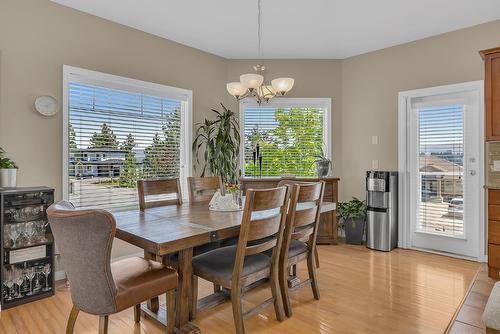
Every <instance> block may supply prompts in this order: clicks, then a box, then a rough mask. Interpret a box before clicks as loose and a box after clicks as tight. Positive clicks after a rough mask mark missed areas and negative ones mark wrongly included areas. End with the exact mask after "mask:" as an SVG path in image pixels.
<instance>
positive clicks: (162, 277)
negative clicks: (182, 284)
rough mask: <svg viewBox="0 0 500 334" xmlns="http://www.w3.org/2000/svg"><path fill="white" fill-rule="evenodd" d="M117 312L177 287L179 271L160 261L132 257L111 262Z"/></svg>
mask: <svg viewBox="0 0 500 334" xmlns="http://www.w3.org/2000/svg"><path fill="white" fill-rule="evenodd" d="M111 272H112V275H113V279H114V281H115V286H116V290H117V291H116V308H117V310H116V311H117V312H119V311H121V310H124V309H126V308H128V307H131V306H133V305H136V304H139V303H141V302H143V301H146V300H148V299H150V298H152V297H156V296H159V295H161V294H163V293H165V292H167V291H168V290H172V289H175V288H176V287H177V272H176V271H175V270H174V269H172V268H169V267H166V266H164V265H162V264H161V263H159V262H155V261H151V260H146V259H143V258H141V257H131V258H127V259H123V260H120V261H117V262H114V263H112V264H111Z"/></svg>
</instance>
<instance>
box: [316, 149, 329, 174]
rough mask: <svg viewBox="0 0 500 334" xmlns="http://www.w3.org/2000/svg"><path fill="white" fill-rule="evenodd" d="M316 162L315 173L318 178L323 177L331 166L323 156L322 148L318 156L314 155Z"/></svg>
mask: <svg viewBox="0 0 500 334" xmlns="http://www.w3.org/2000/svg"><path fill="white" fill-rule="evenodd" d="M314 157H315V158H317V160H316V161H315V163H316V172H317V173H318V177H325V176H327V175H328V173H329V172H330V167H331V165H332V161H331V160H330V159H328V158H327V157H326V155H325V152H324V150H323V148H321V149H320V153H319V154H315V155H314Z"/></svg>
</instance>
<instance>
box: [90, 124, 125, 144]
mask: <svg viewBox="0 0 500 334" xmlns="http://www.w3.org/2000/svg"><path fill="white" fill-rule="evenodd" d="M89 148H112V149H116V148H118V140H116V135H115V134H114V133H113V130H112V129H111V128H110V127H109V126H108V125H107V124H106V123H102V125H101V132H100V133H97V132H94V134H93V135H92V138H90V146H89Z"/></svg>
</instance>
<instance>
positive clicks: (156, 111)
mask: <svg viewBox="0 0 500 334" xmlns="http://www.w3.org/2000/svg"><path fill="white" fill-rule="evenodd" d="M68 107H69V125H68V130H69V131H68V136H69V138H68V145H69V148H68V151H69V159H68V161H69V163H68V169H69V170H68V175H69V180H68V182H69V200H70V201H71V202H72V203H73V204H74V205H75V206H76V207H79V208H88V207H93V208H108V209H109V208H113V207H119V206H131V205H137V194H136V189H135V185H136V181H137V179H141V178H152V179H155V178H169V177H178V176H179V171H180V149H181V145H180V144H181V110H182V101H177V100H172V99H168V98H165V97H161V96H153V95H148V94H142V93H138V92H131V91H125V90H118V89H112V88H108V87H102V86H97V85H93V84H87V83H79V82H70V83H69V104H68Z"/></svg>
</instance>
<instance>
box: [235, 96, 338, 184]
mask: <svg viewBox="0 0 500 334" xmlns="http://www.w3.org/2000/svg"><path fill="white" fill-rule="evenodd" d="M330 105H331V101H330V99H299V98H287V99H284V98H277V99H276V101H272V102H271V103H267V104H264V103H263V104H262V105H260V106H259V105H258V104H254V103H250V102H247V101H242V102H241V103H240V123H241V128H242V130H241V132H242V141H243V146H244V149H243V152H242V158H241V160H242V161H241V165H242V166H243V173H244V174H243V175H245V176H254V175H255V176H256V175H261V174H262V176H281V175H287V174H288V175H291V174H293V175H296V176H315V175H316V168H315V164H314V161H315V160H317V157H316V156H317V155H318V154H321V152H322V151H323V152H324V154H325V155H326V156H327V157H330V149H329V146H330V143H331V140H330V138H331V121H330V120H331V117H330ZM257 145H259V149H260V155H261V156H262V173H261V171H260V168H259V161H258V159H256V162H255V164H254V158H253V157H254V154H253V152H254V151H255V150H256V147H257Z"/></svg>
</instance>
